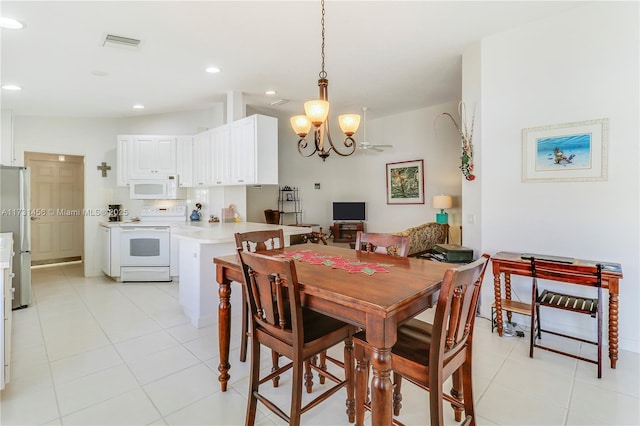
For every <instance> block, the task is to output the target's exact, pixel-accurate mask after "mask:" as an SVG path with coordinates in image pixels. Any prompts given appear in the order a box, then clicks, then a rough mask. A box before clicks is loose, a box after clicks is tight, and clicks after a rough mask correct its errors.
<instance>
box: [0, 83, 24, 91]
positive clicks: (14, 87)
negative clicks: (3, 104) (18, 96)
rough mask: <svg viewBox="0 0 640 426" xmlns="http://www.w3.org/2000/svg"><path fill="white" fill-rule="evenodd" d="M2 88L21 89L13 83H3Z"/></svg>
mask: <svg viewBox="0 0 640 426" xmlns="http://www.w3.org/2000/svg"><path fill="white" fill-rule="evenodd" d="M2 88H3V89H4V90H22V87H20V86H16V85H15V84H5V85H4V86H2Z"/></svg>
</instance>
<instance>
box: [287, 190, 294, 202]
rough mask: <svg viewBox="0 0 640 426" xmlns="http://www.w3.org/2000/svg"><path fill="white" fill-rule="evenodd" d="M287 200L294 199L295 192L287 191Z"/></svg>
mask: <svg viewBox="0 0 640 426" xmlns="http://www.w3.org/2000/svg"><path fill="white" fill-rule="evenodd" d="M287 201H293V194H292V193H290V192H289V193H287Z"/></svg>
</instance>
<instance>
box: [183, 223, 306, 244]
mask: <svg viewBox="0 0 640 426" xmlns="http://www.w3.org/2000/svg"><path fill="white" fill-rule="evenodd" d="M275 229H282V231H283V232H284V236H285V239H286V240H288V239H289V238H288V237H290V236H291V235H299V234H308V233H309V232H311V228H305V227H299V226H285V225H269V224H266V223H254V222H227V223H222V222H217V223H208V222H186V223H185V224H182V225H178V224H172V225H171V235H172V237H176V238H179V239H191V240H195V241H198V242H199V243H200V244H221V243H233V242H235V237H234V235H235V233H236V232H251V231H269V230H275Z"/></svg>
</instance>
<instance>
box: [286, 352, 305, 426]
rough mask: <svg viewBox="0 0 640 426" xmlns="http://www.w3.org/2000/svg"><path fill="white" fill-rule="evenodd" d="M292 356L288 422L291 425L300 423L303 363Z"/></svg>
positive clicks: (294, 425) (295, 425) (296, 425)
mask: <svg viewBox="0 0 640 426" xmlns="http://www.w3.org/2000/svg"><path fill="white" fill-rule="evenodd" d="M307 362H309V361H305V362H303V361H302V360H300V359H298V357H297V356H294V360H293V378H292V383H291V412H290V415H289V424H290V425H293V426H299V425H300V414H301V413H300V411H301V410H302V379H303V376H304V369H303V366H304V364H305V363H307Z"/></svg>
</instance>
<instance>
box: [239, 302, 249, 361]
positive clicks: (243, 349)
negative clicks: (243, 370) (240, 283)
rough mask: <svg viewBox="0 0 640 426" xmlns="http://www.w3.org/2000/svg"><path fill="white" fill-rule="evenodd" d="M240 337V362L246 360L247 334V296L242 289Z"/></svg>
mask: <svg viewBox="0 0 640 426" xmlns="http://www.w3.org/2000/svg"><path fill="white" fill-rule="evenodd" d="M242 290H243V291H242V336H241V338H240V362H245V361H246V360H247V343H248V342H247V341H248V334H249V321H248V318H249V310H248V309H247V295H246V294H245V292H244V289H242Z"/></svg>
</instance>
